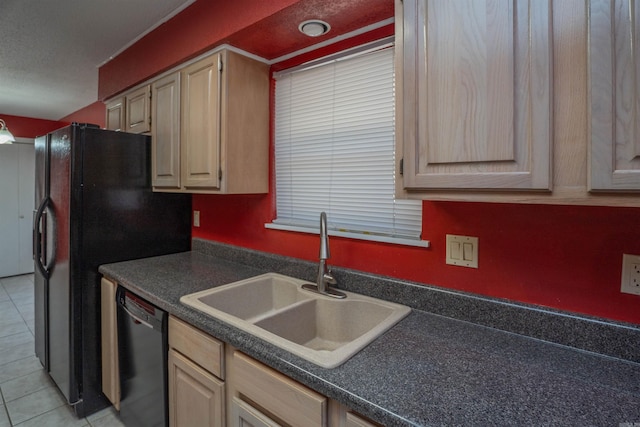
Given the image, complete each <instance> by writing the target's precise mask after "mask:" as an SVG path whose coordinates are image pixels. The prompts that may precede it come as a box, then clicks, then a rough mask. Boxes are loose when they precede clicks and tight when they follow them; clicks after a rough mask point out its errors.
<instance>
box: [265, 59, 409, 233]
mask: <svg viewBox="0 0 640 427" xmlns="http://www.w3.org/2000/svg"><path fill="white" fill-rule="evenodd" d="M275 78H276V89H275V167H276V209H277V219H275V220H274V225H275V226H273V228H286V226H288V227H289V229H304V228H307V227H308V228H311V229H313V228H315V229H317V228H318V224H319V218H320V212H322V211H325V212H326V213H327V220H328V227H329V230H333V231H334V232H333V233H331V234H340V232H342V233H343V234H344V233H346V234H347V235H352V236H356V237H358V236H359V237H363V236H386V239H375V238H374V239H372V240H385V241H393V240H394V239H402V240H404V239H409V240H414V241H416V240H419V239H420V232H421V225H422V204H421V202H420V201H417V200H396V198H395V174H394V170H395V161H396V160H395V93H394V60H393V48H391V47H390V48H385V49H381V50H376V51H373V52H367V53H362V54H358V55H355V56H350V57H343V58H340V59H337V60H333V61H331V62H328V63H324V64H321V65H316V66H314V67H311V68H306V69H302V70H296V71H291V72H286V71H285V72H282V73H279V74H278V75H276V76H275ZM278 225H280V226H285V227H278ZM268 226H269V225H268ZM310 231H311V230H310ZM389 238H390V239H389Z"/></svg>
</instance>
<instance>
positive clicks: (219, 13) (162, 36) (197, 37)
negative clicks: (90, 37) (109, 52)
mask: <svg viewBox="0 0 640 427" xmlns="http://www.w3.org/2000/svg"><path fill="white" fill-rule="evenodd" d="M296 1H297V0H270V1H260V2H257V1H255V0H233V1H208V0H207V1H203V0H200V1H196V2H195V3H194V4H192V5H191V6H189V7H188V8H187V9H185V10H184V11H182V12H181V13H179V14H178V15H177V16H175V17H174V18H172V19H171V20H169V21H168V22H166V23H165V24H163V25H161V26H159V27H158V28H157V29H156V30H154V31H152V32H151V33H149V34H148V35H146V36H145V37H143V38H142V39H141V40H140V41H138V42H137V43H136V44H134V45H133V46H132V47H131V48H129V49H127V50H126V51H124V52H123V53H121V54H120V55H118V56H117V57H116V58H114V59H113V60H111V61H109V62H108V63H106V64H105V65H103V66H102V67H100V70H99V82H98V99H100V100H104V99H106V98H108V97H110V96H112V95H115V94H116V93H118V92H120V91H122V90H123V89H125V88H127V87H129V86H133V85H135V84H137V83H139V82H141V81H144V80H146V79H147V78H149V77H150V76H152V75H154V74H157V73H159V72H161V71H163V70H166V69H169V68H171V67H172V66H174V65H177V64H178V63H180V62H182V61H184V60H185V59H186V58H190V57H193V56H196V55H197V54H199V53H202V52H204V51H206V50H208V49H210V48H211V47H212V46H214V45H215V44H221V43H223V42H224V41H225V38H227V37H229V36H230V35H232V34H233V33H235V32H237V31H239V30H241V29H243V28H245V27H248V26H250V25H252V24H254V23H255V22H257V21H259V20H261V19H263V18H265V17H267V16H269V15H271V14H273V13H275V12H277V11H279V10H281V9H283V8H285V7H287V6H289V5H291V4H293V3H296Z"/></svg>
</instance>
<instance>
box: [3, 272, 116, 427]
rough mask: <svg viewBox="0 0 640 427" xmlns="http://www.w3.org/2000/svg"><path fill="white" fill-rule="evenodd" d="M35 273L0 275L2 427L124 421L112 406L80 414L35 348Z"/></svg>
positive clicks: (106, 426) (108, 425) (106, 425)
mask: <svg viewBox="0 0 640 427" xmlns="http://www.w3.org/2000/svg"><path fill="white" fill-rule="evenodd" d="M33 324H34V310H33V274H27V275H23V276H14V277H3V278H0V427H12V426H17V427H18V426H19V427H35V426H38V427H68V426H78V427H81V426H91V427H123V424H122V423H121V422H120V420H119V419H118V418H117V415H116V413H115V411H113V409H111V408H107V409H105V410H103V411H100V412H98V413H96V414H93V415H90V416H88V417H86V418H81V419H78V418H76V417H75V415H74V414H73V412H72V411H71V409H70V408H69V406H68V405H67V404H66V403H65V400H64V398H63V397H62V395H61V394H60V392H59V391H58V389H57V387H56V386H55V384H54V383H53V382H52V381H51V380H50V379H49V376H48V375H47V374H46V372H45V371H44V370H43V369H42V365H41V364H40V361H39V360H38V359H37V358H36V356H35V353H34V346H35V343H34V337H33V331H34V327H33Z"/></svg>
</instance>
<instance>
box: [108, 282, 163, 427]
mask: <svg viewBox="0 0 640 427" xmlns="http://www.w3.org/2000/svg"><path fill="white" fill-rule="evenodd" d="M116 301H117V305H118V362H119V363H120V393H121V395H120V418H121V419H122V421H123V422H124V424H125V425H126V426H127V427H164V426H167V425H168V419H169V414H168V406H167V313H166V312H164V311H162V310H160V309H159V308H157V307H154V306H153V305H151V304H150V303H149V302H147V301H145V300H143V299H142V298H140V297H138V296H137V295H135V294H133V293H131V292H130V291H128V290H126V289H125V288H123V287H122V286H118V290H117V292H116Z"/></svg>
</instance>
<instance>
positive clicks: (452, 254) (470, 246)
mask: <svg viewBox="0 0 640 427" xmlns="http://www.w3.org/2000/svg"><path fill="white" fill-rule="evenodd" d="M446 238H447V248H446V249H447V256H446V260H445V262H446V263H447V264H451V265H459V266H462V267H471V268H478V238H477V237H472V236H456V235H454V234H447V235H446Z"/></svg>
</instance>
